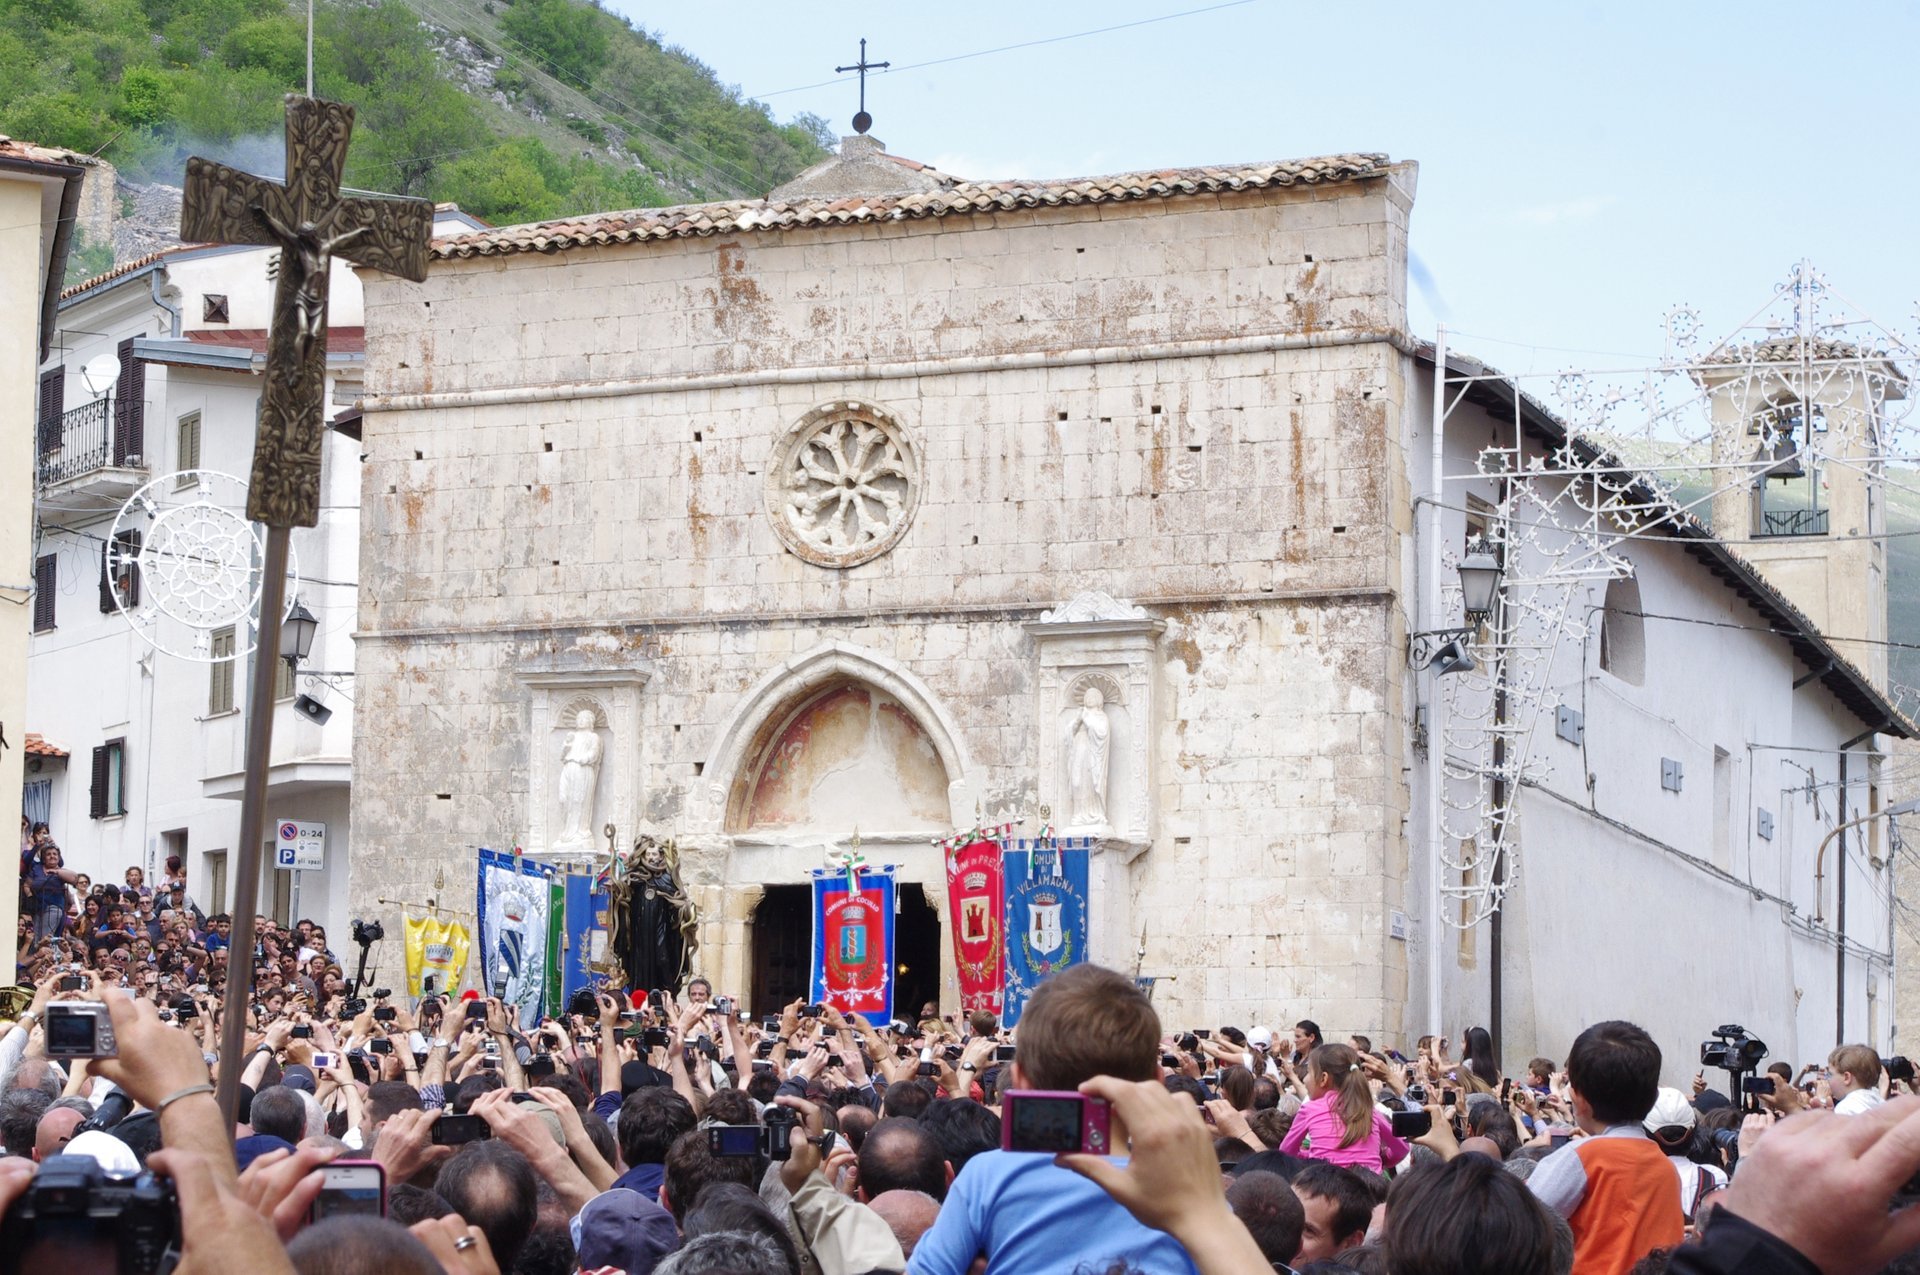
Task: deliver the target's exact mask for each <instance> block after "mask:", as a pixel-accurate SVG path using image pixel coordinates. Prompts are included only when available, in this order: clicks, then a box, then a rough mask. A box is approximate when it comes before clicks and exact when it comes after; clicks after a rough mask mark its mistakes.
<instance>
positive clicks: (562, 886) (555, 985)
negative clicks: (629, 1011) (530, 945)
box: [533, 872, 567, 1025]
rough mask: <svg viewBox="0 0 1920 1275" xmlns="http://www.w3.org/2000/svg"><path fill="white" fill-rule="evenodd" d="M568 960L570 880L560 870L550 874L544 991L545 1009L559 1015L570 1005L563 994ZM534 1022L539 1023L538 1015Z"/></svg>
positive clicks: (556, 1015) (542, 990) (548, 882)
mask: <svg viewBox="0 0 1920 1275" xmlns="http://www.w3.org/2000/svg"><path fill="white" fill-rule="evenodd" d="M566 964H567V883H566V879H565V878H564V877H563V876H562V875H561V874H560V873H558V872H555V873H551V874H550V875H549V876H548V877H547V977H546V985H545V986H544V987H542V988H541V989H540V990H541V992H542V993H543V1000H544V1005H543V1012H544V1011H545V1010H547V1009H550V1010H551V1012H552V1013H553V1015H554V1016H555V1017H558V1016H559V1014H560V1011H561V1009H562V1008H563V1007H564V1006H565V1005H566V1003H567V1002H566V999H565V998H564V997H563V996H561V994H560V984H561V979H562V975H563V974H564V972H565V968H566ZM533 1021H534V1023H535V1024H536V1025H538V1024H539V1021H540V1020H539V1019H538V1018H535V1019H534V1020H533Z"/></svg>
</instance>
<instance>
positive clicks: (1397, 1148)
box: [1280, 1045, 1410, 1173]
mask: <svg viewBox="0 0 1920 1275" xmlns="http://www.w3.org/2000/svg"><path fill="white" fill-rule="evenodd" d="M1307 1092H1308V1093H1309V1094H1311V1095H1312V1097H1310V1098H1309V1099H1308V1100H1307V1101H1306V1102H1305V1103H1304V1104H1303V1105H1302V1106H1301V1108H1300V1110H1299V1112H1298V1114H1296V1115H1295V1116H1294V1117H1293V1125H1292V1127H1291V1128H1289V1129H1288V1130H1287V1136H1286V1138H1285V1139H1284V1140H1282V1141H1281V1143H1280V1150H1282V1151H1284V1152H1286V1153H1287V1154H1288V1155H1298V1156H1305V1157H1307V1158H1308V1159H1310V1160H1325V1161H1327V1162H1328V1163H1330V1164H1337V1165H1339V1166H1341V1167H1342V1168H1347V1169H1370V1170H1372V1171H1373V1172H1375V1173H1380V1172H1382V1171H1384V1170H1386V1169H1388V1168H1391V1167H1392V1166H1393V1165H1396V1164H1399V1163H1400V1162H1401V1161H1402V1160H1404V1159H1406V1158H1407V1152H1408V1150H1409V1149H1410V1148H1409V1147H1408V1146H1407V1144H1406V1142H1405V1140H1403V1139H1401V1138H1397V1137H1395V1136H1394V1133H1393V1122H1392V1121H1391V1120H1389V1119H1388V1118H1387V1117H1386V1115H1385V1114H1384V1113H1383V1112H1381V1111H1380V1110H1379V1108H1377V1107H1375V1106H1374V1103H1373V1087H1372V1086H1371V1085H1369V1084H1368V1083H1367V1074H1366V1072H1364V1071H1362V1070H1361V1069H1360V1055H1359V1054H1357V1053H1355V1052H1354V1051H1353V1050H1352V1049H1349V1048H1348V1047H1347V1046H1345V1045H1322V1046H1320V1047H1319V1048H1318V1049H1315V1050H1314V1051H1313V1052H1312V1053H1311V1054H1309V1055H1307Z"/></svg>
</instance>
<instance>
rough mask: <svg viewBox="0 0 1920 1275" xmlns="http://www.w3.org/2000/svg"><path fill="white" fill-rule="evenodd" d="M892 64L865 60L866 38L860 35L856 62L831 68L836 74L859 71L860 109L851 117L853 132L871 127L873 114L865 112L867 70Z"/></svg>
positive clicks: (883, 67)
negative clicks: (858, 55)
mask: <svg viewBox="0 0 1920 1275" xmlns="http://www.w3.org/2000/svg"><path fill="white" fill-rule="evenodd" d="M892 65H893V63H891V62H869V61H867V38H866V37H865V36H861V37H860V60H859V61H858V62H855V63H854V64H853V65H852V66H836V67H834V68H833V70H834V74H836V75H844V74H846V73H847V72H848V71H858V72H860V110H859V112H858V113H857V114H855V115H854V117H853V131H854V132H856V133H864V132H866V131H867V130H868V129H870V128H872V127H873V116H871V115H869V114H867V72H868V71H884V70H886V69H887V68H888V67H890V66H892Z"/></svg>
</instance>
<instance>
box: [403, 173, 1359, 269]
mask: <svg viewBox="0 0 1920 1275" xmlns="http://www.w3.org/2000/svg"><path fill="white" fill-rule="evenodd" d="M890 158H892V157H890ZM1387 168H1388V161H1387V157H1386V156H1385V155H1377V154H1352V155H1329V156H1324V157H1321V158H1318V159H1299V160H1289V161H1286V162H1284V163H1273V164H1256V165H1247V166H1230V167H1207V168H1173V169H1165V170H1162V171H1159V172H1147V173H1117V174H1114V175H1111V176H1106V177H1077V178H1070V179H1066V180H1062V181H959V180H957V179H952V178H947V179H946V181H947V182H948V183H949V184H946V185H943V186H941V187H940V188H939V189H937V190H931V191H912V192H909V193H906V194H900V195H873V196H857V197H854V198H848V199H834V200H806V199H803V200H775V199H748V200H733V201H728V202H723V203H711V204H685V205H681V206H678V207H673V208H639V209H633V210H631V211H627V212H611V213H596V214H594V215H592V216H587V217H570V218H562V219H560V220H557V221H543V222H533V223H529V224H527V225H521V226H502V227H500V228H498V229H496V230H489V231H485V232H481V233H476V234H469V235H455V236H452V237H451V238H447V239H436V240H435V241H434V244H433V254H434V256H436V257H439V258H442V259H448V258H455V257H493V256H505V255H508V254H511V253H517V252H559V251H562V250H563V249H567V248H585V247H592V246H607V245H611V244H630V243H643V242H646V241H649V240H655V239H688V238H695V237H698V236H704V235H717V234H730V233H733V232H735V231H748V230H796V229H801V228H803V227H809V226H836V225H858V224H862V223H870V222H889V221H910V220H919V219H922V218H927V217H950V216H958V215H962V214H966V213H975V212H996V211H1001V210H1005V209H1013V208H1051V207H1058V206H1061V205H1077V204H1103V203H1125V202H1128V201H1132V200H1144V199H1166V198H1172V197H1175V196H1181V195H1196V194H1211V193H1217V192H1223V191H1242V190H1265V189H1269V188H1272V187H1278V186H1309V185H1328V184H1332V183H1335V182H1350V181H1362V180H1365V179H1367V178H1370V177H1381V176H1384V175H1385V174H1386V172H1387ZM927 171H929V172H931V171H933V170H927Z"/></svg>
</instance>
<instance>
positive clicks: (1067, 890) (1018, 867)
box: [1000, 838, 1087, 1027]
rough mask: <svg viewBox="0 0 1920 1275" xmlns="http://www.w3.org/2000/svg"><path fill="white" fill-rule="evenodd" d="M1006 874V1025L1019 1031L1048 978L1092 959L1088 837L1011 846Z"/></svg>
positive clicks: (1003, 1016) (1005, 857) (1002, 1017)
mask: <svg viewBox="0 0 1920 1275" xmlns="http://www.w3.org/2000/svg"><path fill="white" fill-rule="evenodd" d="M1001 862H1002V863H1003V865H1004V866H1005V870H1006V880H1007V885H1006V890H1007V911H1006V917H1007V921H1006V925H1007V929H1006V935H1007V993H1006V999H1005V1000H1004V1001H1003V1002H1002V1003H1001V1007H1000V1025H1001V1026H1002V1027H1014V1026H1017V1025H1018V1024H1019V1022H1020V1013H1021V1011H1022V1010H1024V1009H1025V1008H1026V1005H1027V998H1028V997H1029V996H1031V995H1033V991H1034V989H1035V988H1036V987H1038V986H1040V984H1041V983H1042V982H1044V981H1046V979H1047V978H1049V977H1051V976H1052V975H1053V974H1055V973H1057V972H1058V971H1060V970H1063V969H1065V968H1066V967H1067V966H1069V965H1075V964H1078V963H1079V962H1081V961H1084V960H1086V959H1087V843H1086V841H1085V839H1084V838H1082V839H1078V840H1074V839H1068V840H1064V841H1061V842H1060V843H1059V844H1058V848H1056V847H1055V846H1054V844H1053V843H1051V842H1045V841H1028V840H1026V839H1024V838H1023V839H1021V840H1020V841H1018V842H1009V843H1008V848H1007V851H1006V853H1005V854H1004V855H1003V856H1002V859H1001Z"/></svg>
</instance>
